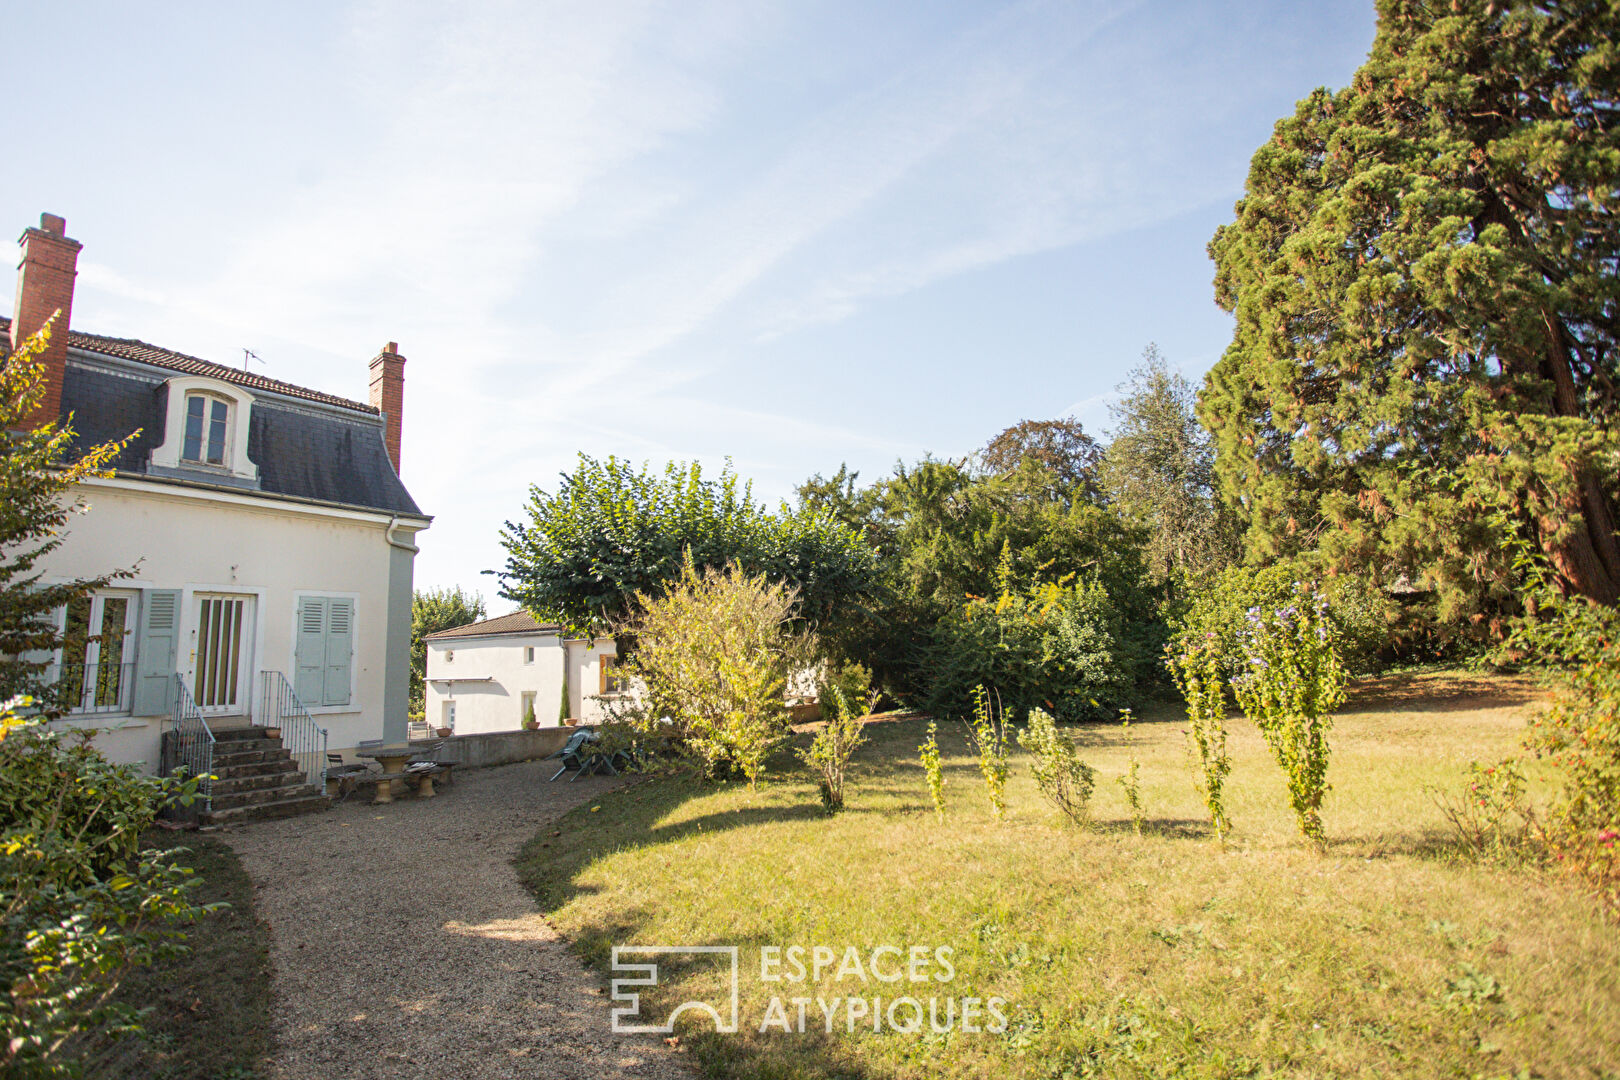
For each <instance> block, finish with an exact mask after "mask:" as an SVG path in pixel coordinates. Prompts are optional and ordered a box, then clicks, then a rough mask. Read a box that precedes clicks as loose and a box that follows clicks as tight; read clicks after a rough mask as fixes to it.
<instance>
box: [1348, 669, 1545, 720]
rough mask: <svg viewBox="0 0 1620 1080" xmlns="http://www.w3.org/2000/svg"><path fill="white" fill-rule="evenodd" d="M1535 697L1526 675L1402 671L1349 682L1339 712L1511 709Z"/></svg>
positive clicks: (1535, 693) (1536, 694)
mask: <svg viewBox="0 0 1620 1080" xmlns="http://www.w3.org/2000/svg"><path fill="white" fill-rule="evenodd" d="M1538 696H1539V694H1538V692H1537V690H1536V687H1535V684H1534V683H1532V682H1531V681H1530V680H1529V679H1527V678H1502V677H1494V678H1486V677H1485V676H1477V675H1470V674H1467V673H1464V672H1436V673H1433V674H1429V675H1423V676H1419V677H1414V676H1412V675H1410V674H1404V673H1403V674H1396V675H1384V676H1380V677H1378V678H1369V679H1363V680H1358V681H1357V682H1355V683H1352V684H1351V686H1350V688H1349V700H1348V701H1347V702H1346V703H1345V705H1344V707H1343V708H1342V709H1340V712H1342V713H1363V712H1419V713H1424V712H1462V711H1465V710H1472V709H1510V708H1516V707H1519V706H1524V705H1528V704H1530V703H1531V702H1533V701H1535V700H1536V698H1537V697H1538Z"/></svg>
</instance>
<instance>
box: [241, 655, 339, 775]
mask: <svg viewBox="0 0 1620 1080" xmlns="http://www.w3.org/2000/svg"><path fill="white" fill-rule="evenodd" d="M253 723H254V725H255V726H256V727H273V728H280V729H281V745H282V746H285V747H286V748H287V749H288V750H289V751H290V752H291V753H292V758H293V760H294V761H295V762H297V763H298V768H299V770H300V771H301V772H303V774H304V776H305V777H306V778H307V780H308V781H309V783H311V784H315V785H316V786H317V787H319V788H320V790H322V791H325V790H326V729H325V728H323V727H321V726H320V725H318V724H316V723H315V718H314V717H312V716H310V715H309V710H308V709H307V708H305V707H304V703H303V702H302V701H300V700H299V699H298V694H297V693H296V692H294V690H293V686H292V683H290V682H288V681H287V676H285V675H283V674H282V673H281V672H279V671H261V672H259V710H258V712H257V713H255V714H254V716H253Z"/></svg>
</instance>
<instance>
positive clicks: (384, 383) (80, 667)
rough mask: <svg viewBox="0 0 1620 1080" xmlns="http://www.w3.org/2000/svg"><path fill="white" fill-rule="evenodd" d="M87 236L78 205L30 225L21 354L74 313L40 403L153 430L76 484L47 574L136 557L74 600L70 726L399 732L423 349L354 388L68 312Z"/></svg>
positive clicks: (109, 429) (405, 703)
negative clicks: (416, 375) (194, 351)
mask: <svg viewBox="0 0 1620 1080" xmlns="http://www.w3.org/2000/svg"><path fill="white" fill-rule="evenodd" d="M79 248H80V245H79V243H78V242H77V241H75V240H72V239H69V238H68V237H67V235H66V233H65V231H64V223H63V221H62V219H61V218H59V217H55V216H54V215H49V214H47V215H44V216H43V217H42V219H41V222H40V227H39V228H37V229H36V228H30V229H28V230H26V231H25V232H24V234H23V239H22V260H21V265H20V267H19V270H18V281H17V301H16V308H15V313H14V315H13V317H12V318H11V319H4V318H0V331H3V332H6V333H8V334H9V344H10V345H11V346H12V347H13V348H14V347H16V345H17V344H19V343H20V342H21V341H22V340H23V339H24V338H26V337H28V336H29V335H31V334H33V333H34V332H35V331H37V330H38V329H40V327H41V326H42V325H43V324H44V323H45V321H46V320H47V319H49V318H50V317H51V315H52V314H53V313H55V314H56V322H55V324H54V327H53V331H52V334H51V339H50V345H49V349H48V350H47V352H46V353H45V355H44V357H43V362H44V365H45V370H46V377H47V384H48V385H47V390H48V393H47V395H46V399H45V402H44V404H43V406H42V408H41V410H40V412H41V415H42V417H43V418H44V419H48V420H62V421H66V422H70V423H71V425H72V428H73V431H74V434H75V437H74V440H73V450H74V451H76V452H80V453H82V452H83V451H84V450H86V449H88V448H89V447H91V446H94V445H97V444H99V443H102V442H106V441H110V440H118V439H125V438H128V437H129V436H131V435H132V434H134V433H138V434H137V435H136V437H135V438H134V439H133V441H132V442H130V443H129V445H128V446H127V447H126V448H125V449H124V451H123V452H122V453H120V454H119V455H118V457H117V459H116V460H115V461H114V462H113V471H112V474H111V475H110V476H107V477H98V478H92V479H88V480H85V481H84V482H83V483H81V484H80V485H78V487H77V488H76V489H75V492H74V494H75V496H76V497H77V500H78V502H79V503H80V506H81V509H82V510H83V513H82V514H81V515H78V516H75V517H74V518H73V519H72V522H71V524H70V525H69V527H68V530H67V533H66V535H65V536H64V537H63V540H62V543H61V546H60V547H58V548H57V549H56V550H54V551H52V552H50V553H49V554H48V555H47V556H46V558H45V559H44V560H43V562H42V564H41V567H40V569H41V570H42V571H43V575H44V578H45V580H46V581H50V582H57V581H72V580H81V579H85V578H95V577H99V576H101V575H103V574H106V573H108V572H111V571H120V570H122V571H126V572H127V576H123V577H119V578H116V579H115V580H113V581H112V582H110V583H109V585H108V586H107V587H106V588H104V589H100V590H97V591H96V592H95V594H94V595H93V596H88V597H85V598H83V599H82V600H78V601H75V602H74V603H72V604H70V605H68V606H67V607H66V608H65V609H63V610H59V611H58V613H57V618H58V620H59V622H58V626H59V627H60V628H62V630H63V631H64V632H65V635H66V644H65V647H64V648H62V649H60V650H58V651H57V653H56V654H55V655H53V656H50V657H44V658H42V659H43V660H44V662H46V663H48V664H49V665H50V668H49V669H48V670H50V671H51V672H52V673H53V676H54V681H56V682H57V683H58V684H59V685H60V686H62V687H64V691H65V693H66V695H67V697H68V699H69V700H68V703H67V706H66V707H67V710H68V715H67V716H66V717H65V718H63V719H62V720H59V721H57V723H59V724H60V725H61V726H64V727H75V728H94V729H97V730H98V731H99V732H100V733H99V734H98V735H97V736H96V744H97V745H98V746H99V747H100V748H101V749H102V750H103V751H104V752H105V753H106V754H107V755H108V756H109V757H111V758H112V759H113V760H115V761H121V762H140V763H142V764H143V765H145V766H146V767H147V768H148V769H155V768H156V767H157V766H158V764H159V749H160V743H161V739H162V736H163V734H164V733H165V732H168V731H171V730H173V729H174V728H175V726H176V725H177V724H182V723H185V724H190V725H201V726H203V727H205V728H206V729H212V730H214V731H220V730H224V729H229V728H236V727H242V726H245V725H248V724H250V723H251V722H253V721H254V720H257V721H259V722H260V723H262V724H265V725H266V726H284V725H286V724H287V723H288V722H289V719H297V720H299V721H300V722H301V723H305V724H306V725H307V726H309V727H310V729H311V730H312V731H315V732H322V733H324V736H323V738H324V741H325V746H326V748H327V749H330V750H336V751H341V750H348V749H352V748H354V747H355V746H356V745H357V744H358V743H360V742H361V741H363V740H377V739H386V740H388V741H403V740H404V738H405V733H406V718H407V711H408V708H409V675H410V648H411V643H410V619H411V596H412V588H411V579H412V568H413V564H414V560H415V556H416V552H417V548H416V545H415V542H414V537H415V536H416V534H417V533H419V532H421V531H422V530H423V529H426V528H427V527H428V525H429V523H430V521H431V519H430V518H429V517H428V516H427V515H425V514H423V513H422V511H421V510H420V509H419V508H418V507H417V505H416V503H415V501H414V500H412V498H411V496H410V493H409V492H407V491H406V490H405V486H404V485H403V484H402V483H401V482H400V479H399V474H398V465H399V446H400V432H401V421H400V414H401V410H402V407H403V406H402V402H403V397H404V365H405V359H404V357H402V356H400V355H399V353H398V351H397V348H396V347H395V346H394V344H393V343H392V342H390V343H389V345H388V346H386V347H385V348H384V349H383V350H382V351H381V353H379V355H378V356H377V357H376V358H374V359H373V360H372V361H371V369H370V374H371V401H370V403H369V404H367V403H361V402H358V401H351V400H348V399H345V398H341V397H338V396H335V395H332V394H328V393H325V392H322V391H318V390H312V389H309V388H306V387H301V386H295V385H292V384H289V383H285V382H280V381H278V380H275V379H270V378H267V377H265V376H264V375H262V374H259V373H258V372H247V371H242V370H240V369H238V368H234V367H229V366H226V365H222V364H216V363H211V362H209V361H207V360H203V359H199V358H198V357H195V356H188V355H186V354H184V353H180V352H176V351H174V350H171V349H165V348H161V347H159V346H155V345H150V344H147V343H146V342H143V341H137V340H134V339H131V338H118V337H107V336H103V335H99V334H89V333H83V332H81V331H79V330H77V329H75V328H74V327H73V326H72V325H71V323H70V320H71V317H72V315H73V312H72V306H73V285H74V278H75V274H76V263H77V259H78V253H79Z"/></svg>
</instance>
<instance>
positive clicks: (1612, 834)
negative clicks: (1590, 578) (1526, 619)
mask: <svg viewBox="0 0 1620 1080" xmlns="http://www.w3.org/2000/svg"><path fill="white" fill-rule="evenodd" d="M1538 599H1539V600H1540V610H1541V613H1542V618H1543V620H1544V621H1542V622H1539V623H1536V624H1533V625H1531V626H1530V627H1528V628H1527V629H1526V630H1525V631H1522V632H1521V634H1520V635H1519V641H1520V643H1521V644H1523V645H1526V646H1529V647H1530V648H1532V649H1534V650H1536V651H1537V652H1538V653H1539V654H1540V655H1541V656H1543V657H1545V658H1546V659H1548V660H1552V661H1555V662H1562V663H1564V664H1566V665H1567V667H1566V668H1565V669H1564V670H1563V671H1561V672H1560V673H1558V675H1557V676H1556V688H1555V690H1554V693H1553V697H1552V701H1551V703H1550V704H1549V706H1548V707H1547V709H1546V710H1545V711H1544V712H1543V713H1542V714H1541V715H1540V716H1538V717H1536V718H1535V720H1533V721H1532V727H1531V734H1530V739H1529V746H1530V748H1531V749H1532V750H1534V751H1535V752H1536V754H1537V755H1538V756H1544V757H1548V758H1550V759H1551V760H1552V761H1553V763H1554V764H1555V765H1556V766H1557V767H1558V769H1559V770H1560V772H1561V773H1562V777H1563V787H1562V790H1561V791H1560V792H1559V794H1558V796H1557V798H1556V799H1555V800H1554V802H1553V805H1552V806H1551V808H1550V809H1549V812H1548V816H1547V818H1548V819H1547V823H1546V826H1545V835H1546V839H1547V842H1548V844H1549V845H1550V846H1551V848H1552V850H1553V853H1554V854H1555V855H1556V856H1557V857H1558V859H1559V861H1560V862H1562V863H1563V864H1564V865H1565V866H1567V867H1568V868H1569V869H1570V870H1571V871H1572V872H1574V873H1575V874H1577V875H1579V876H1580V877H1581V878H1582V879H1584V880H1585V882H1586V883H1587V884H1588V885H1589V886H1590V887H1591V888H1592V889H1593V891H1594V892H1595V893H1596V894H1597V896H1598V899H1599V900H1600V902H1601V903H1602V904H1603V905H1604V907H1605V908H1606V909H1607V910H1608V911H1609V913H1610V914H1611V915H1614V916H1617V917H1620V611H1616V610H1615V609H1614V608H1611V607H1605V606H1603V605H1600V604H1596V603H1593V602H1592V601H1590V600H1586V599H1583V598H1569V599H1566V598H1563V597H1560V596H1558V595H1557V594H1556V593H1553V592H1552V591H1551V590H1546V589H1543V590H1541V591H1540V594H1539V596H1538Z"/></svg>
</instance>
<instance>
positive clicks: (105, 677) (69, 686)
mask: <svg viewBox="0 0 1620 1080" xmlns="http://www.w3.org/2000/svg"><path fill="white" fill-rule="evenodd" d="M47 679H48V681H49V682H50V683H51V685H53V686H54V687H55V688H56V693H57V694H58V695H59V696H58V697H57V699H56V704H57V705H58V706H59V707H60V708H61V709H62V710H63V711H64V712H66V713H67V714H68V715H70V716H82V715H84V714H86V713H127V712H129V703H130V700H131V698H132V697H133V696H134V688H135V665H134V664H133V663H130V664H58V665H56V666H54V667H52V668H51V669H49V672H48V674H47Z"/></svg>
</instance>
